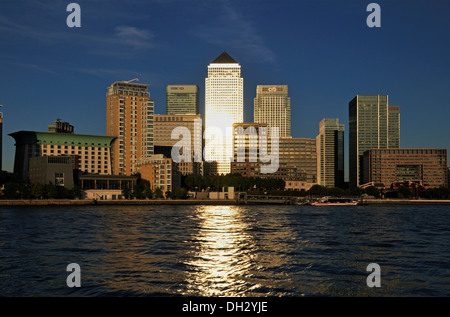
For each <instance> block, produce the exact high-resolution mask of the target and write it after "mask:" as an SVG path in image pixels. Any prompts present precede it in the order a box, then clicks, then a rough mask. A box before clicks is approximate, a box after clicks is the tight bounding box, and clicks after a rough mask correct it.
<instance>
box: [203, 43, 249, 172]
mask: <svg viewBox="0 0 450 317" xmlns="http://www.w3.org/2000/svg"><path fill="white" fill-rule="evenodd" d="M243 91H244V79H243V78H242V77H241V65H239V63H237V62H236V61H235V60H234V59H233V58H231V56H230V55H228V54H227V53H226V52H223V53H222V54H221V55H220V56H219V57H217V58H216V59H215V60H214V61H213V62H211V63H210V64H209V65H208V77H207V78H206V79H205V141H206V142H205V160H206V161H208V162H212V161H216V162H217V172H218V173H220V174H227V173H229V172H230V159H231V157H232V155H233V132H232V129H233V123H240V122H243V121H244V109H243V108H244V98H243Z"/></svg>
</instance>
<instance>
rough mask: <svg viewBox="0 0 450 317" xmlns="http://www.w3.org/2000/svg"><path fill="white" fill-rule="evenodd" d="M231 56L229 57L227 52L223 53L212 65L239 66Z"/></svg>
mask: <svg viewBox="0 0 450 317" xmlns="http://www.w3.org/2000/svg"><path fill="white" fill-rule="evenodd" d="M237 63H238V62H236V61H235V60H234V59H233V58H232V57H231V56H230V55H228V53H227V52H223V53H222V54H220V55H219V57H217V58H216V59H215V60H214V61H212V62H211V64H237Z"/></svg>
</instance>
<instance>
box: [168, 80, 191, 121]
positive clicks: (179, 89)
mask: <svg viewBox="0 0 450 317" xmlns="http://www.w3.org/2000/svg"><path fill="white" fill-rule="evenodd" d="M166 114H167V115H176V114H198V86H197V85H167V86H166Z"/></svg>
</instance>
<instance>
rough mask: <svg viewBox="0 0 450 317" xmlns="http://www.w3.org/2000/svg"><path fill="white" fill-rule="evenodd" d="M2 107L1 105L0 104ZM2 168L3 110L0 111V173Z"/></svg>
mask: <svg viewBox="0 0 450 317" xmlns="http://www.w3.org/2000/svg"><path fill="white" fill-rule="evenodd" d="M0 107H3V105H0ZM2 169H3V112H0V173H1V171H2Z"/></svg>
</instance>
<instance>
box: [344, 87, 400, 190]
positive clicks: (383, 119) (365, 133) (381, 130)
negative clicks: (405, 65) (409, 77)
mask: <svg viewBox="0 0 450 317" xmlns="http://www.w3.org/2000/svg"><path fill="white" fill-rule="evenodd" d="M399 146H400V108H399V106H389V104H388V96H387V95H357V96H356V97H354V98H353V99H352V100H351V101H350V102H349V178H350V179H349V180H350V186H351V187H357V186H359V185H362V176H363V173H362V170H363V168H364V167H363V166H362V165H363V160H362V157H363V155H364V152H365V151H368V150H370V149H380V148H398V147H399Z"/></svg>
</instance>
